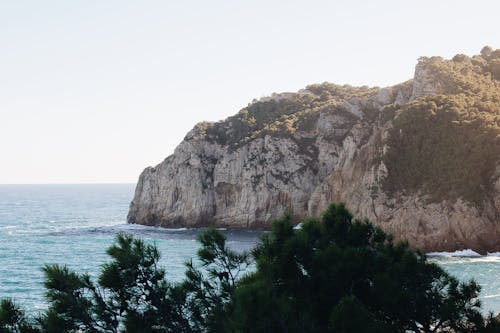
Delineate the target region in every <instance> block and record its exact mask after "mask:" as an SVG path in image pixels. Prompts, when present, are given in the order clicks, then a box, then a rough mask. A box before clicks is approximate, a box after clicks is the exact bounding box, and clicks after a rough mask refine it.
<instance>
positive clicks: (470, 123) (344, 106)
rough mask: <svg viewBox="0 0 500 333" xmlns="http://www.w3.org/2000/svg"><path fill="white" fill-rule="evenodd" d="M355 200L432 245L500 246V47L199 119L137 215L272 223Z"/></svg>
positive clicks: (144, 190)
mask: <svg viewBox="0 0 500 333" xmlns="http://www.w3.org/2000/svg"><path fill="white" fill-rule="evenodd" d="M334 201H335V202H344V203H345V204H346V206H347V207H348V209H349V210H351V211H352V212H353V214H354V215H355V216H363V217H365V218H368V219H369V220H371V221H372V222H374V223H375V224H377V225H379V226H381V227H382V228H383V229H385V230H387V231H389V232H391V233H393V234H394V235H395V237H396V238H398V239H406V240H408V241H409V242H410V244H411V245H412V246H415V247H419V248H421V249H422V250H424V251H453V250H457V249H463V248H471V249H473V250H475V251H478V252H482V253H485V252H487V251H489V252H493V251H498V250H500V50H493V49H491V48H488V47H485V48H484V49H483V50H482V51H481V55H477V56H473V57H467V56H465V55H456V56H455V57H454V58H453V59H451V60H445V59H443V58H441V57H430V58H427V57H423V58H420V59H419V62H418V64H417V66H416V69H415V75H414V78H413V79H412V80H409V81H407V82H404V83H401V84H399V85H396V86H393V87H387V88H368V87H351V86H346V85H344V86H339V85H335V84H331V83H322V84H314V85H310V86H307V87H306V88H305V89H303V90H301V91H299V92H297V93H281V94H272V95H271V96H270V97H266V98H262V99H260V100H258V101H254V102H252V103H250V104H249V105H248V106H247V107H245V108H244V109H242V110H241V111H240V112H238V113H237V114H236V115H234V116H232V117H229V118H227V119H226V120H224V121H220V122H215V123H208V122H203V123H199V124H198V125H196V126H195V127H194V128H193V129H192V130H191V131H190V132H189V133H188V134H187V135H186V137H185V138H184V140H183V141H182V142H181V143H180V144H179V146H178V147H177V148H176V149H175V152H174V154H173V155H171V156H169V157H168V158H167V159H165V160H164V161H163V162H162V163H160V164H159V165H157V166H156V167H148V168H146V169H145V170H144V172H143V173H142V174H141V176H140V178H139V181H138V184H137V188H136V191H135V196H134V199H133V201H132V202H131V204H130V211H129V214H128V222H129V223H139V224H145V225H156V226H162V227H181V226H182V227H195V226H208V225H210V226H224V227H232V228H256V227H266V226H267V225H268V224H269V223H270V221H271V220H273V219H274V218H277V217H279V216H281V215H283V214H284V213H285V212H291V213H292V214H293V216H295V217H296V218H297V219H299V218H302V217H305V216H316V215H318V214H319V213H320V212H321V211H323V210H324V209H325V208H326V207H327V206H328V204H329V203H331V202H334Z"/></svg>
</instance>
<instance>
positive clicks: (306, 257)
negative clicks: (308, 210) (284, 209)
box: [0, 204, 500, 333]
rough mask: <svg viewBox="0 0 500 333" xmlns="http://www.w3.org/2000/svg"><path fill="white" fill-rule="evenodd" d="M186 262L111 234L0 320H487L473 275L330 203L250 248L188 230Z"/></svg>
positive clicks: (477, 327) (342, 330)
mask: <svg viewBox="0 0 500 333" xmlns="http://www.w3.org/2000/svg"><path fill="white" fill-rule="evenodd" d="M199 241H200V243H201V248H200V250H199V251H198V261H197V262H198V264H194V263H193V262H192V261H190V262H188V263H186V277H185V280H184V281H182V282H181V283H177V284H173V283H169V282H168V281H167V280H166V279H165V271H164V270H163V269H161V268H159V267H158V266H157V264H158V259H159V256H160V254H159V253H158V250H157V249H156V247H155V246H153V245H149V244H146V243H145V242H143V241H141V240H138V239H133V238H132V237H130V236H124V235H121V236H118V237H117V239H116V243H115V244H113V245H112V246H111V247H110V248H109V249H108V254H109V255H110V257H111V261H110V262H109V263H107V264H105V265H104V266H103V268H102V271H101V274H100V276H99V278H98V279H97V281H93V280H92V279H91V278H90V277H89V276H88V275H86V274H78V273H76V272H73V271H71V270H69V269H68V268H67V267H65V266H59V265H48V266H45V268H44V272H45V275H46V281H45V284H44V285H45V288H46V290H47V292H46V298H47V301H48V303H49V304H48V309H47V310H46V311H45V312H43V313H42V314H40V315H39V316H38V317H36V318H30V317H28V316H26V314H25V313H24V312H23V310H22V309H20V308H19V307H17V306H16V305H15V304H14V303H13V302H12V301H10V300H4V301H2V302H1V304H0V332H5V333H6V332H9V333H14V332H17V333H42V332H48V333H49V332H50V333H63V332H64V333H77V332H92V333H97V332H103V333H104V332H110V333H111V332H113V333H118V332H134V333H135V332H142V333H144V332H146V333H147V332H176V333H180V332H336V333H354V332H356V333H363V332H372V333H376V332H381V333H382V332H395V333H398V332H400V333H404V332H425V333H427V332H436V331H443V332H457V333H458V332H470V333H472V332H478V333H479V332H483V333H489V332H491V333H493V332H498V331H499V329H500V327H499V326H500V324H499V323H498V322H496V321H495V320H494V319H493V318H492V317H491V316H489V317H488V318H484V317H483V316H482V315H481V313H480V303H479V301H478V300H477V295H478V292H479V290H480V287H479V286H478V285H477V284H476V283H475V282H474V281H470V282H468V283H459V282H458V281H457V280H456V279H455V278H454V277H452V276H450V275H448V274H447V273H445V272H444V271H443V270H442V269H441V268H439V267H438V266H437V265H435V264H432V263H429V262H428V261H427V260H426V257H425V255H424V254H422V253H420V252H414V251H411V250H410V249H409V248H408V246H407V244H405V243H397V244H394V243H393V241H392V238H391V237H390V236H388V235H387V234H385V233H384V232H383V231H381V230H380V229H379V228H377V227H375V226H373V225H372V224H370V223H369V222H368V221H360V220H355V219H353V217H352V215H351V214H350V213H349V212H348V211H347V210H346V209H345V207H344V206H343V205H341V204H340V205H335V204H334V205H331V206H330V207H329V208H328V209H327V210H326V211H325V212H324V214H323V215H322V218H321V220H316V219H306V220H304V221H303V223H302V227H301V229H299V230H295V229H294V228H293V225H292V223H291V219H290V217H284V218H282V219H280V220H277V221H275V222H274V224H273V228H272V231H271V232H270V233H269V234H266V235H264V236H263V238H262V240H261V243H260V244H259V245H258V246H257V247H256V248H255V249H254V250H253V252H252V254H251V256H252V257H253V263H254V268H252V269H250V270H248V267H249V265H250V264H251V262H252V260H251V256H250V254H248V253H237V252H234V251H233V250H231V249H230V248H228V246H227V244H226V238H225V237H224V235H222V234H221V233H220V232H219V231H217V230H214V229H209V230H207V231H205V232H204V233H202V234H201V235H200V236H199Z"/></svg>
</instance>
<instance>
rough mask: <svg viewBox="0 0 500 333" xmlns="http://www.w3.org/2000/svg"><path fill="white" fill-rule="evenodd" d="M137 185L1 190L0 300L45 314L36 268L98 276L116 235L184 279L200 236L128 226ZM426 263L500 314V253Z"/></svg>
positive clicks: (232, 238)
mask: <svg viewBox="0 0 500 333" xmlns="http://www.w3.org/2000/svg"><path fill="white" fill-rule="evenodd" d="M134 187H135V186H134V185H132V184H123V185H0V298H13V299H15V300H16V301H17V302H18V303H19V304H21V305H23V306H24V307H25V308H26V309H27V310H28V311H29V312H32V313H36V312H38V311H40V310H43V309H44V308H45V306H46V304H45V302H44V298H43V293H44V289H43V286H42V283H43V274H42V271H41V267H42V266H43V265H44V264H48V263H59V264H66V265H68V266H69V267H70V268H72V269H74V270H76V271H78V272H88V273H89V274H91V275H92V276H94V277H95V276H97V274H98V272H99V269H100V267H101V265H102V264H103V263H105V262H106V261H108V257H107V255H106V253H105V250H106V248H107V247H108V246H109V245H110V244H111V243H112V242H113V239H114V237H115V235H116V234H117V233H120V232H125V233H130V234H133V235H135V236H137V237H141V238H143V239H146V240H148V241H150V242H153V243H155V244H156V245H157V246H158V248H159V249H160V251H161V253H162V259H161V264H162V265H163V266H164V267H166V271H167V278H168V279H170V280H171V281H179V280H181V279H182V278H183V274H184V262H185V261H186V260H189V259H190V258H192V257H194V256H195V253H196V250H197V249H198V244H197V242H196V235H197V234H198V233H199V230H196V229H163V228H155V227H145V226H138V225H128V224H126V215H127V212H128V205H129V203H130V201H131V199H132V196H133V191H134ZM224 232H225V233H226V235H227V237H228V240H229V244H230V246H232V247H233V248H235V249H243V250H246V249H250V248H252V247H253V246H254V245H255V244H256V242H257V241H258V238H259V232H256V231H231V230H225V231H224ZM431 260H432V261H435V262H437V263H438V264H439V265H441V266H442V267H444V268H445V269H446V270H447V271H448V272H450V273H451V274H453V275H455V276H457V277H458V278H459V279H462V280H467V279H471V278H474V279H475V280H476V281H478V282H479V283H480V284H481V286H482V292H481V296H480V297H481V300H482V302H483V308H484V310H485V311H493V312H495V313H496V312H500V254H498V253H497V254H492V255H489V256H479V255H477V254H475V253H473V252H471V251H464V252H457V253H433V254H432V257H431Z"/></svg>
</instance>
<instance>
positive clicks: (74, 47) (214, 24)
mask: <svg viewBox="0 0 500 333" xmlns="http://www.w3.org/2000/svg"><path fill="white" fill-rule="evenodd" d="M498 13H500V1H498V0H477V1H460V0H453V1H452V0H440V1H436V0H433V1H429V0H423V1H402V0H399V1H368V0H366V1H355V0H350V1H342V0H336V1H333V0H331V1H316V0H308V1H305V0H304V1H293V0H283V1H273V0H266V1H258V0H257V1H238V0H227V1H218V0H212V1H206V0H200V1H193V0H184V1H181V0H161V1H154V0H144V1H137V0H134V1H128V0H72V1H67V0H60V1H55V0H45V1H39V0H31V1H29V0H0V184H20V183H23V184H26V183H28V184H29V183H135V182H136V181H137V179H138V176H139V174H140V172H141V171H142V170H143V169H144V168H145V167H147V166H150V165H152V166H154V165H156V164H158V163H160V162H161V161H162V160H163V159H165V158H166V157H167V156H168V155H170V154H172V153H173V151H174V149H175V147H176V146H177V145H178V144H179V143H180V142H181V141H182V139H183V137H184V136H185V134H186V133H187V132H188V131H189V130H190V129H191V128H192V127H193V126H194V125H195V124H196V123H198V122H200V121H217V120H221V119H224V118H226V117H228V116H230V115H232V114H235V113H236V112H237V111H238V110H240V109H241V108H243V107H245V106H246V105H248V103H249V102H250V101H252V99H254V98H260V97H263V96H266V95H269V94H271V93H273V92H283V91H297V90H299V89H301V88H303V87H305V86H306V85H308V84H311V83H319V82H324V81H329V82H334V83H339V84H351V85H369V86H388V85H393V84H396V83H399V82H403V81H406V80H408V79H410V78H411V77H412V75H413V71H414V66H415V64H416V62H417V59H418V57H420V56H432V55H440V56H443V57H446V58H450V57H452V56H453V55H455V54H457V53H464V54H467V55H473V54H478V53H479V51H480V50H481V48H482V47H483V46H485V45H490V46H492V47H493V48H500V34H499V27H498Z"/></svg>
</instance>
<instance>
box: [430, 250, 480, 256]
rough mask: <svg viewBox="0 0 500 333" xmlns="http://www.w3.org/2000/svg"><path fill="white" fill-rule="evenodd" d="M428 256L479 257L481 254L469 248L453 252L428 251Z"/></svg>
mask: <svg viewBox="0 0 500 333" xmlns="http://www.w3.org/2000/svg"><path fill="white" fill-rule="evenodd" d="M427 255H428V256H429V257H474V258H475V257H481V255H480V254H479V253H477V252H475V251H473V250H471V249H465V250H458V251H454V252H429V253H427Z"/></svg>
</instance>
